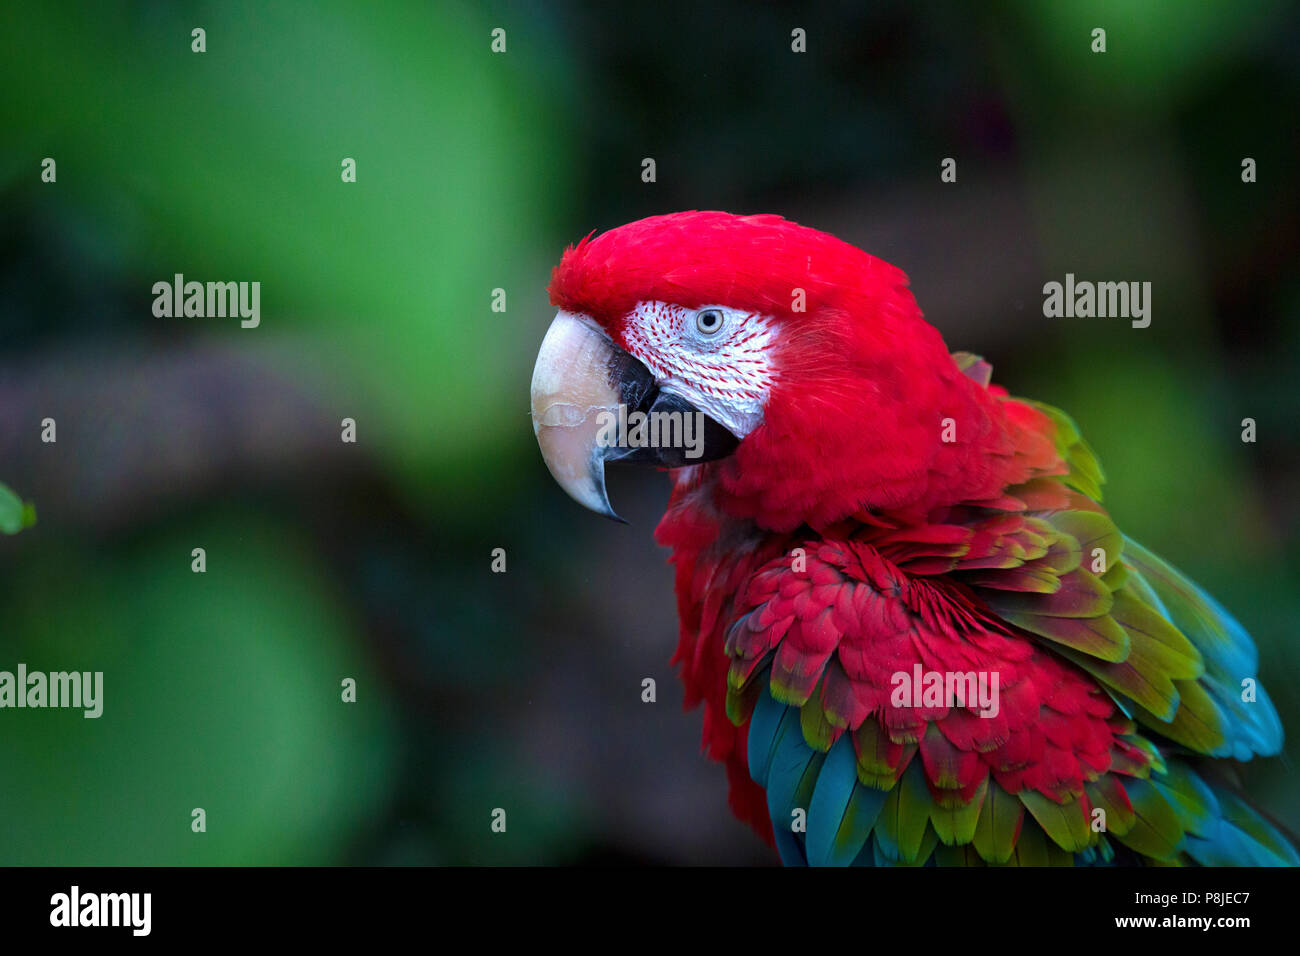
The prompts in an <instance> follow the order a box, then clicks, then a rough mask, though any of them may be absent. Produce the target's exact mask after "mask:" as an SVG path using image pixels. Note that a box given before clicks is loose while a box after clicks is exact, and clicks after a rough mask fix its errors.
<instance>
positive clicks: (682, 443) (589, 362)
mask: <svg viewBox="0 0 1300 956" xmlns="http://www.w3.org/2000/svg"><path fill="white" fill-rule="evenodd" d="M532 414H533V432H534V434H536V436H537V444H538V446H539V447H540V448H541V450H542V459H543V460H544V461H545V462H546V467H547V468H548V469H549V470H550V472H551V476H552V477H553V478H554V479H555V480H556V481H557V482H558V483H559V485H560V487H561V488H563V489H564V490H565V491H566V492H568V494H569V496H570V497H571V498H573V500H574V501H577V502H578V503H579V504H581V505H583V506H584V507H587V508H590V509H591V510H592V511H594V512H596V513H597V514H602V515H604V516H605V517H607V518H613V519H614V520H615V521H622V520H623V519H622V518H620V517H619V516H618V515H617V514H615V513H614V509H613V508H612V507H611V506H610V503H609V495H608V493H607V492H606V490H605V462H607V461H632V462H639V463H645V464H654V465H658V466H660V467H664V468H679V467H682V466H683V465H693V464H699V463H700V462H704V461H710V460H713V459H716V458H722V457H724V456H725V455H729V454H731V452H732V451H733V450H734V449H735V447H736V445H737V443H738V440H737V438H736V436H735V435H733V434H732V433H731V432H729V431H727V429H726V428H724V427H723V426H721V425H719V424H718V423H717V422H715V421H713V419H711V418H708V417H707V416H706V415H704V413H703V412H700V411H699V410H698V409H696V408H694V407H693V406H692V405H690V404H689V403H688V402H686V401H685V400H684V399H682V398H681V397H680V396H678V395H675V394H674V393H672V392H670V391H668V390H666V389H661V388H659V386H658V385H657V384H656V382H655V379H654V376H653V375H652V374H651V372H650V370H649V369H648V368H646V367H645V365H643V364H642V363H641V362H639V361H637V360H636V359H635V358H633V357H632V356H631V355H629V354H628V353H627V352H625V351H623V350H622V349H620V348H619V347H618V346H616V345H615V344H614V343H613V342H612V341H610V339H609V337H608V336H606V335H605V334H604V333H603V332H601V331H600V330H599V329H598V328H597V327H595V326H594V325H593V324H590V323H588V322H587V321H584V320H583V319H582V318H580V317H579V316H577V315H575V314H573V313H570V312H560V313H559V314H557V315H556V316H555V321H553V322H552V323H551V327H550V329H549V330H547V333H546V338H544V339H543V340H542V348H541V351H539V352H538V353H537V364H536V365H535V366H534V368H533V386H532Z"/></svg>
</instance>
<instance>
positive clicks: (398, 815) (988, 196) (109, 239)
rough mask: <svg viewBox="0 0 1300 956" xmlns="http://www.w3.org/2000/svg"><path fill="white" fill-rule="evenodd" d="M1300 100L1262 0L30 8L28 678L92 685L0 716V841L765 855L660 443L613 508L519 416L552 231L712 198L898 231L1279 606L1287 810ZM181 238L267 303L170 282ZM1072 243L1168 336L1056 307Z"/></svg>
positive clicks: (937, 303) (54, 845)
mask: <svg viewBox="0 0 1300 956" xmlns="http://www.w3.org/2000/svg"><path fill="white" fill-rule="evenodd" d="M196 27H202V28H203V29H204V30H205V31H206V46H207V50H206V52H205V53H201V54H200V53H194V52H192V51H191V42H192V41H191V30H193V29H194V28H196ZM497 27H500V28H502V29H504V30H505V31H506V34H505V35H506V51H505V52H504V53H494V52H493V51H492V50H491V48H490V47H491V42H492V37H491V32H492V30H493V29H494V28H497ZM1094 27H1103V28H1105V29H1106V31H1107V52H1106V53H1105V54H1100V55H1099V54H1093V53H1092V52H1091V50H1090V45H1091V36H1090V33H1091V30H1092V29H1093V28H1094ZM794 28H802V29H804V30H805V31H806V32H807V52H806V53H803V54H796V53H792V52H791V49H790V43H791V30H792V29H794ZM1297 115H1300V12H1298V11H1297V8H1296V7H1295V6H1294V5H1288V4H1285V3H1282V2H1277V3H1268V2H1264V3H1259V2H1254V3H1240V2H1226V0H1215V2H1201V3H1197V4H1186V3H1181V2H1174V0H1159V2H1147V3H1145V4H1138V5H1134V4H1130V3H1121V2H1119V0H1112V2H1103V3H1095V4H1085V3H1080V4H1053V5H1048V4H1041V3H1035V2H1029V0H1023V2H1021V0H1001V2H994V3H989V4H984V5H979V6H978V7H976V5H971V4H951V5H945V4H924V5H922V4H910V3H904V2H901V0H899V2H884V3H869V4H867V3H847V2H839V3H827V4H822V5H820V6H819V9H818V10H817V11H816V12H808V11H804V10H801V9H799V7H798V6H797V5H794V4H773V5H763V6H762V7H759V8H755V6H754V5H752V4H746V3H742V2H739V0H733V2H721V3H710V4H699V3H691V4H685V5H682V6H677V5H674V4H652V5H621V6H619V7H617V8H611V7H608V6H606V5H596V4H590V5H587V4H578V3H573V2H563V0H561V2H555V3H550V4H546V5H535V4H529V3H522V2H520V3H491V2H489V3H476V4H470V3H464V4H459V3H435V4H417V3H383V4H364V3H340V2H321V3H311V4H308V3H253V2H211V3H198V2H194V3H171V2H162V0H154V2H144V0H137V2H130V3H104V4H99V3H89V2H87V3H65V2H53V0H47V2H45V3H43V4H41V5H40V6H39V8H38V9H28V10H19V9H17V8H16V5H12V4H9V5H5V7H4V9H3V12H0V481H3V482H5V483H6V484H7V485H9V486H10V487H12V488H13V489H14V491H15V492H17V493H18V494H19V495H21V496H22V498H23V499H24V500H27V501H33V502H35V504H36V507H37V510H38V512H39V515H40V519H39V522H38V523H37V524H36V525H35V526H34V527H32V528H28V529H26V530H23V531H22V532H21V533H19V534H17V535H14V536H12V537H9V536H0V607H2V608H3V611H2V613H0V669H10V670H12V669H13V668H14V667H15V666H16V664H17V662H19V661H22V662H24V663H26V664H27V666H28V667H29V668H30V669H33V670H64V669H77V670H102V671H103V672H104V683H105V689H104V697H105V701H104V715H103V716H102V717H101V718H99V719H98V720H86V719H84V718H83V717H82V716H81V713H80V712H78V711H50V710H46V711H31V710H24V711H15V710H6V711H4V712H0V864H34V863H83V864H106V863H125V864H188V863H195V864H199V863H204V864H207V863H219V864H224V863H254V864H255V863H361V864H423V863H505V864H537V863H584V862H585V863H592V862H686V863H748V862H771V857H770V855H769V854H768V852H767V851H766V849H765V848H764V847H763V846H762V845H761V844H760V843H759V842H758V840H757V839H756V838H755V837H753V836H752V835H751V834H749V832H748V831H747V830H746V829H745V828H743V827H742V826H741V825H740V824H738V823H736V822H735V821H733V820H732V819H731V818H730V815H729V813H728V811H727V809H726V784H725V780H724V776H723V773H722V771H721V769H720V768H719V767H717V766H716V765H712V764H710V763H709V762H708V761H707V760H705V759H704V758H703V757H702V756H701V755H700V754H699V716H698V714H691V715H687V714H683V713H681V709H680V702H681V695H680V691H679V690H678V687H677V684H676V680H675V677H674V676H673V674H672V671H671V669H670V668H669V666H668V663H667V662H668V658H669V656H670V654H671V653H672V650H673V647H674V646H675V642H676V624H675V615H674V605H673V601H672V596H671V588H672V582H671V574H670V572H669V569H668V568H667V566H666V565H665V563H664V558H665V553H664V552H662V551H660V550H659V549H658V548H657V547H656V546H655V545H654V543H653V541H652V539H651V531H652V529H653V527H654V524H655V521H656V520H657V517H658V515H659V513H660V512H661V511H662V507H663V504H664V502H665V501H666V500H667V495H668V484H667V481H666V479H664V478H663V476H661V475H655V474H641V473H622V472H615V473H614V474H612V476H611V486H612V487H611V496H612V497H613V498H614V500H616V501H617V502H618V503H619V508H620V511H622V512H623V513H624V515H625V516H626V517H628V518H629V519H631V526H630V527H618V526H615V525H613V524H610V523H607V522H604V521H603V520H602V519H599V518H596V517H594V516H592V515H590V514H588V513H586V512H585V511H582V510H581V509H579V508H578V507H577V506H576V505H574V504H573V503H572V502H570V501H569V500H568V499H567V498H565V497H564V496H563V494H562V492H560V491H559V489H558V488H556V487H555V486H554V485H553V483H552V482H551V481H550V478H549V476H548V475H547V473H546V470H545V468H544V466H543V465H542V463H541V461H540V458H539V455H538V453H537V448H536V444H535V442H534V440H533V436H532V430H531V426H530V423H529V419H528V397H527V396H528V382H529V376H530V372H531V364H532V359H533V357H534V355H535V353H536V349H537V346H538V345H539V343H540V340H541V337H542V334H543V333H544V331H545V328H546V326H547V323H548V321H549V319H550V316H551V314H552V312H551V310H550V309H549V307H548V305H547V301H546V295H545V291H544V290H545V285H546V282H547V279H548V276H549V269H550V267H551V266H552V265H553V264H554V262H555V261H556V260H557V259H558V257H559V254H560V252H561V251H562V249H563V247H564V246H565V245H566V244H568V243H570V242H573V241H575V240H576V239H578V238H580V237H581V236H582V235H585V234H586V233H587V232H589V231H591V230H592V229H608V228H611V227H613V226H616V225H619V224H621V223H623V222H626V221H628V220H631V219H635V218H640V217H642V216H646V215H652V214H657V213H663V212H670V211H674V210H678V209H685V208H721V209H728V210H731V211H734V212H778V213H781V214H783V215H785V216H787V217H790V218H793V219H796V220H799V221H801V222H804V223H805V224H808V225H811V226H815V227H817V228H821V229H824V230H826V231H830V232H833V233H836V234H837V235H839V236H841V237H842V238H844V239H846V240H849V241H851V242H854V243H855V244H858V245H860V246H862V247H863V248H865V249H867V250H868V251H870V252H873V253H875V254H877V255H879V256H882V257H883V258H886V259H888V260H890V261H891V262H894V263H895V264H897V265H899V266H901V267H902V268H904V269H905V270H907V272H908V273H909V274H910V275H911V277H912V282H913V287H914V289H915V291H916V294H917V298H918V300H919V301H920V303H921V306H922V308H923V309H924V310H925V311H926V313H927V316H928V317H929V319H930V320H931V321H932V322H933V323H934V324H935V325H937V326H938V327H939V328H940V329H941V330H942V332H943V333H944V336H945V338H946V339H947V341H948V343H949V345H950V346H951V347H952V348H953V349H969V350H972V351H976V352H979V353H981V354H983V355H985V356H986V357H987V358H988V359H989V360H990V361H991V362H992V363H993V364H994V367H995V375H996V377H997V379H998V380H999V381H1001V382H1002V383H1003V384H1005V385H1007V386H1008V387H1009V388H1010V389H1011V390H1012V391H1013V392H1014V393H1019V394H1026V395H1031V396H1034V397H1036V398H1039V399H1042V400H1045V401H1048V402H1051V403H1052V404H1056V405H1059V406H1061V407H1064V408H1066V409H1067V410H1069V411H1070V412H1071V413H1072V414H1073V415H1074V416H1075V418H1076V420H1077V421H1078V422H1079V424H1080V426H1081V428H1082V429H1083V431H1084V432H1085V434H1086V435H1087V436H1088V438H1089V440H1090V441H1091V443H1092V444H1093V446H1094V447H1095V448H1096V450H1097V451H1098V453H1099V455H1100V456H1101V459H1102V461H1103V463H1104V465H1105V467H1106V470H1107V473H1108V477H1109V479H1110V484H1109V486H1108V489H1107V491H1108V496H1107V503H1108V505H1109V506H1110V508H1111V510H1112V512H1113V513H1114V515H1115V516H1116V518H1117V520H1118V521H1119V523H1120V525H1121V526H1122V527H1124V528H1125V529H1126V530H1128V532H1129V533H1130V534H1132V535H1133V536H1134V537H1135V538H1137V539H1138V540H1140V541H1142V542H1143V543H1144V544H1146V545H1148V546H1149V547H1151V548H1153V549H1155V550H1157V551H1158V552H1160V553H1162V554H1164V555H1166V556H1167V557H1168V558H1170V559H1171V560H1172V561H1173V562H1174V563H1175V564H1177V565H1179V566H1180V567H1182V568H1183V569H1184V570H1185V571H1187V572H1188V573H1190V574H1191V575H1193V576H1194V577H1195V578H1196V579H1198V580H1199V581H1200V582H1201V583H1202V584H1204V585H1205V586H1206V587H1207V588H1208V589H1209V590H1210V591H1211V592H1212V593H1214V594H1216V595H1217V596H1218V597H1219V598H1220V599H1221V600H1222V601H1223V603H1224V604H1225V605H1227V606H1228V607H1229V608H1230V609H1232V610H1233V611H1234V612H1235V613H1236V614H1237V615H1238V616H1239V617H1240V619H1241V620H1242V622H1243V624H1245V625H1246V627H1247V628H1248V629H1249V630H1250V631H1251V632H1252V633H1253V634H1254V635H1255V637H1256V638H1257V640H1258V643H1259V645H1260V653H1261V657H1262V674H1263V677H1264V681H1265V683H1266V685H1267V686H1268V688H1269V690H1270V692H1271V694H1272V695H1273V698H1274V700H1275V701H1276V703H1277V705H1278V707H1279V709H1280V710H1281V711H1282V716H1283V720H1284V722H1285V723H1286V725H1287V727H1288V729H1289V730H1290V731H1291V735H1290V739H1289V742H1288V754H1290V755H1291V757H1290V758H1289V759H1288V758H1284V759H1282V760H1274V761H1269V762H1266V763H1261V764H1259V765H1252V766H1250V767H1248V768H1246V771H1245V773H1246V778H1247V781H1248V789H1249V791H1250V792H1251V793H1252V794H1253V795H1254V796H1255V797H1256V798H1257V799H1258V800H1259V802H1260V803H1261V805H1262V806H1263V807H1264V808H1265V809H1267V810H1268V811H1270V812H1272V813H1273V814H1275V815H1276V816H1278V817H1279V818H1280V819H1281V820H1282V821H1283V822H1285V823H1286V824H1288V825H1289V826H1291V827H1292V828H1297V829H1300V800H1298V799H1297V796H1298V795H1300V787H1298V786H1297V779H1296V775H1295V772H1294V770H1293V769H1292V767H1293V765H1294V755H1295V754H1296V753H1297V747H1298V746H1300V744H1297V741H1298V740H1300V693H1297V690H1296V681H1297V679H1300V651H1298V650H1297V646H1296V643H1295V640H1294V631H1295V622H1296V621H1297V620H1298V619H1300V587H1297V584H1298V583H1300V495H1298V494H1297V493H1296V487H1297V476H1298V473H1300V434H1298V433H1297V428H1296V422H1297V420H1300V393H1298V392H1297V388H1296V375H1297V371H1298V370H1300V265H1298V263H1300V256H1298V255H1297V253H1298V252H1300V176H1298V174H1300V164H1298V163H1297V157H1300V130H1298V128H1297V121H1296V117H1297ZM45 157H52V158H54V159H55V160H56V162H57V181H56V182H54V183H44V182H42V181H41V177H40V174H41V160H42V159H43V158H45ZM345 157H351V158H354V159H355V160H356V164H357V181H356V182H355V183H343V182H342V181H341V178H340V168H341V167H340V164H341V162H342V160H343V159H344V158H345ZM645 157H652V158H654V159H655V161H656V165H657V181H656V182H654V183H644V182H642V180H641V175H640V174H641V161H642V159H643V158H645ZM944 157H954V158H956V159H957V162H958V181H957V183H956V184H944V183H941V182H940V178H939V168H940V161H941V160H942V159H943V158H944ZM1244 157H1252V158H1254V159H1255V160H1256V162H1257V164H1258V182H1256V183H1254V184H1244V183H1243V182H1242V180H1241V162H1242V159H1243V158H1244ZM177 272H180V273H184V274H185V275H186V277H187V278H190V279H197V280H199V281H208V280H222V281H224V280H234V281H254V280H255V281H259V282H261V284H262V299H261V308H262V320H261V325H260V327H259V328H256V329H241V328H240V326H239V322H238V320H237V319H217V318H203V319H196V318H190V319H185V318H171V319H164V318H155V317H154V316H153V314H152V302H153V295H152V291H151V289H152V286H153V283H155V282H157V281H160V280H162V281H170V279H171V277H172V275H173V274H174V273H177ZM1066 272H1073V273H1075V274H1076V275H1077V276H1079V277H1080V278H1097V279H1115V280H1121V279H1122V280H1148V281H1151V282H1152V283H1153V313H1152V314H1153V321H1152V325H1151V327H1150V328H1148V329H1145V330H1134V329H1132V328H1130V327H1129V326H1128V324H1127V323H1126V322H1123V321H1116V320H1100V319H1091V320H1088V319H1074V320H1070V319H1057V320H1049V319H1045V318H1043V316H1042V308H1041V307H1042V291H1041V289H1042V285H1043V283H1044V282H1047V281H1049V280H1054V279H1055V280H1060V279H1062V278H1063V276H1064V274H1065V273H1066ZM497 288H500V289H504V290H505V293H506V303H507V305H506V311H505V312H494V311H492V308H491V305H492V295H493V290H494V289H497ZM47 417H48V418H53V419H55V421H56V422H57V429H58V432H57V435H58V440H57V442H56V443H54V444H47V443H43V442H42V441H41V439H40V433H41V421H42V420H43V419H45V418H47ZM345 417H350V418H354V419H355V420H356V422H357V435H358V441H357V443H356V444H345V443H343V442H341V441H340V421H341V420H342V419H343V418H345ZM1246 417H1251V418H1254V419H1256V421H1257V422H1258V436H1259V437H1258V442H1257V443H1256V444H1243V442H1242V441H1241V437H1240V435H1241V420H1242V419H1243V418H1246ZM196 547H202V548H204V549H205V550H206V554H207V571H206V573H204V574H195V573H192V572H191V569H190V562H191V551H192V549H193V548H196ZM494 548H504V549H505V551H506V555H507V559H506V560H507V570H506V572H505V573H504V574H498V573H493V571H492V569H491V562H492V550H493V549H494ZM348 677H351V678H354V679H355V680H356V681H357V687H358V693H357V700H356V702H355V703H344V702H342V701H341V699H340V682H341V681H342V680H343V679H344V678H348ZM646 677H652V678H654V679H655V680H656V681H657V684H658V692H659V693H658V702H657V703H655V704H645V703H642V701H641V697H640V694H641V681H642V680H643V679H644V678H646ZM195 807H202V808H204V809H205V811H206V813H207V832H206V833H203V834H195V833H192V832H191V828H190V822H191V811H192V809H193V808H195ZM495 808H503V809H505V810H506V813H507V830H506V833H504V834H494V833H493V832H492V831H491V829H490V826H489V825H490V822H491V814H492V811H493V810H494V809H495Z"/></svg>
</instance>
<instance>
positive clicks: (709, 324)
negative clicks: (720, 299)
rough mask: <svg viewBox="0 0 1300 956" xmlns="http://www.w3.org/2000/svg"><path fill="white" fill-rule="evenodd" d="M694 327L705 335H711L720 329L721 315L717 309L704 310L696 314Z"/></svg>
mask: <svg viewBox="0 0 1300 956" xmlns="http://www.w3.org/2000/svg"><path fill="white" fill-rule="evenodd" d="M695 327H696V328H697V329H699V330H700V331H701V332H703V333H704V334H705V335H713V334H714V333H715V332H717V331H718V329H720V328H722V313H721V312H719V311H718V310H717V309H704V310H702V311H700V312H698V313H696V315H695Z"/></svg>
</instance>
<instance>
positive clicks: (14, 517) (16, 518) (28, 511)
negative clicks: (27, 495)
mask: <svg viewBox="0 0 1300 956" xmlns="http://www.w3.org/2000/svg"><path fill="white" fill-rule="evenodd" d="M34 524H36V506H35V505H33V504H31V503H29V502H24V501H23V500H22V499H21V498H19V497H18V496H17V495H16V494H14V493H13V492H12V491H10V490H9V488H8V486H6V485H3V484H0V531H3V532H4V533H5V534H17V533H18V532H19V531H22V530H23V528H30V527H31V526H32V525H34Z"/></svg>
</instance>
